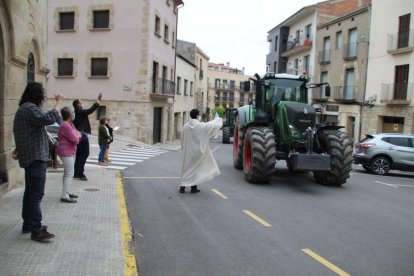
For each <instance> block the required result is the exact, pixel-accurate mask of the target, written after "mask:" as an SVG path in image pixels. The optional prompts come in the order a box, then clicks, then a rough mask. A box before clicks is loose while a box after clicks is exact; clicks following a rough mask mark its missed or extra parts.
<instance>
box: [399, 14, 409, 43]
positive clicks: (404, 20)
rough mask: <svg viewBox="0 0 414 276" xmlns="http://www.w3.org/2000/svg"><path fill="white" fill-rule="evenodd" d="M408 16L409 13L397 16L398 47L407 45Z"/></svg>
mask: <svg viewBox="0 0 414 276" xmlns="http://www.w3.org/2000/svg"><path fill="white" fill-rule="evenodd" d="M410 17H411V14H406V15H403V16H400V17H399V27H398V49H399V48H404V47H408V42H409V38H410Z"/></svg>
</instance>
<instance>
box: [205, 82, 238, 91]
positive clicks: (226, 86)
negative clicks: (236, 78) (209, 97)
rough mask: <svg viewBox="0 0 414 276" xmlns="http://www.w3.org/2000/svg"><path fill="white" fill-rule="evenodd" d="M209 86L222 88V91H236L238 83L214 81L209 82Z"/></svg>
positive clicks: (217, 88)
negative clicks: (214, 82)
mask: <svg viewBox="0 0 414 276" xmlns="http://www.w3.org/2000/svg"><path fill="white" fill-rule="evenodd" d="M208 87H209V88H214V89H216V90H221V91H226V90H227V91H234V90H236V85H230V84H221V83H220V84H218V83H216V84H213V83H209V84H208Z"/></svg>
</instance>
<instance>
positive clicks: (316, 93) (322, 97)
mask: <svg viewBox="0 0 414 276" xmlns="http://www.w3.org/2000/svg"><path fill="white" fill-rule="evenodd" d="M311 91H312V100H316V101H327V100H328V97H327V96H326V94H325V87H315V88H312V89H311Z"/></svg>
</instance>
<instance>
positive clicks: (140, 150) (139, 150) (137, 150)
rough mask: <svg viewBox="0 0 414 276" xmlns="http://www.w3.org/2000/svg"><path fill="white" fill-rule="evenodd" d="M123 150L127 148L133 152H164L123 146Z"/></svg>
mask: <svg viewBox="0 0 414 276" xmlns="http://www.w3.org/2000/svg"><path fill="white" fill-rule="evenodd" d="M123 150H129V151H134V152H144V153H159V154H161V153H165V151H160V150H145V149H134V148H125V149H123Z"/></svg>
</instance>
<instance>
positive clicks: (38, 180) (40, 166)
mask: <svg viewBox="0 0 414 276" xmlns="http://www.w3.org/2000/svg"><path fill="white" fill-rule="evenodd" d="M46 169H47V164H46V162H45V161H40V160H37V161H34V162H33V163H32V164H30V165H29V166H28V167H26V168H24V170H25V182H26V186H25V190H24V194H23V209H22V218H23V225H24V226H28V225H30V226H31V229H32V233H37V232H39V231H40V230H41V229H42V210H41V209H40V203H41V201H42V198H43V195H44V194H45V183H46Z"/></svg>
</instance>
